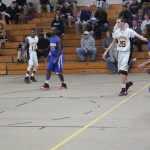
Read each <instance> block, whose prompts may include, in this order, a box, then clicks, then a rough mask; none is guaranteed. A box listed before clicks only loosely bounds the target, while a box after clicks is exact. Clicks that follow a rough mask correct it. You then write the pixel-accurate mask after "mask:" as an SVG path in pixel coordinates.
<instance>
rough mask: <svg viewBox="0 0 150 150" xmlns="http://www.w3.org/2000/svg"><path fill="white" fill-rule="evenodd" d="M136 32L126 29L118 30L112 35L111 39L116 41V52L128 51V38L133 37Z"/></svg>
mask: <svg viewBox="0 0 150 150" xmlns="http://www.w3.org/2000/svg"><path fill="white" fill-rule="evenodd" d="M135 35H136V32H135V31H134V30H132V29H129V28H126V29H125V30H121V29H118V30H116V31H115V33H114V34H113V38H115V39H117V40H118V45H117V50H118V51H130V47H131V46H130V38H133V37H135Z"/></svg>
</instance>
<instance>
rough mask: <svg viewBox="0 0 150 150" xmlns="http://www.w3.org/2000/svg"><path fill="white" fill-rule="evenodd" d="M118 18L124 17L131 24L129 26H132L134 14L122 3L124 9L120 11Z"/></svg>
mask: <svg viewBox="0 0 150 150" xmlns="http://www.w3.org/2000/svg"><path fill="white" fill-rule="evenodd" d="M118 18H124V19H125V22H127V23H128V24H129V27H132V20H133V17H132V14H131V12H130V11H129V10H128V9H127V6H126V5H122V11H121V12H120V13H119V16H118Z"/></svg>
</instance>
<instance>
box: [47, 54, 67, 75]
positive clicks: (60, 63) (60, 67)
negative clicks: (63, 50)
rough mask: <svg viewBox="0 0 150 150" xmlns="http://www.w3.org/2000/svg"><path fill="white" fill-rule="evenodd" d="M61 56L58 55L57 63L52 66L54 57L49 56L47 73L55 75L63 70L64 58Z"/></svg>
mask: <svg viewBox="0 0 150 150" xmlns="http://www.w3.org/2000/svg"><path fill="white" fill-rule="evenodd" d="M63 57H64V56H63V54H62V55H60V57H59V60H58V62H57V63H56V64H55V65H54V64H53V62H54V61H55V60H56V57H53V56H51V57H50V60H49V62H48V66H47V71H49V72H50V71H53V72H56V73H62V70H63V62H64V58H63Z"/></svg>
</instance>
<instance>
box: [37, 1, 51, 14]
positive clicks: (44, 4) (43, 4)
mask: <svg viewBox="0 0 150 150" xmlns="http://www.w3.org/2000/svg"><path fill="white" fill-rule="evenodd" d="M42 9H47V12H48V13H49V12H50V11H52V9H53V7H52V6H51V4H50V2H49V0H39V3H38V13H41V12H42Z"/></svg>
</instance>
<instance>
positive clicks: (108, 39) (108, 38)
mask: <svg viewBox="0 0 150 150" xmlns="http://www.w3.org/2000/svg"><path fill="white" fill-rule="evenodd" d="M112 41H113V37H112V34H111V33H110V31H107V32H106V35H105V38H104V40H103V49H104V51H105V50H106V49H107V48H108V47H109V45H110V44H111V42H112ZM107 57H109V53H107V55H106V57H105V59H107Z"/></svg>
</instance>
